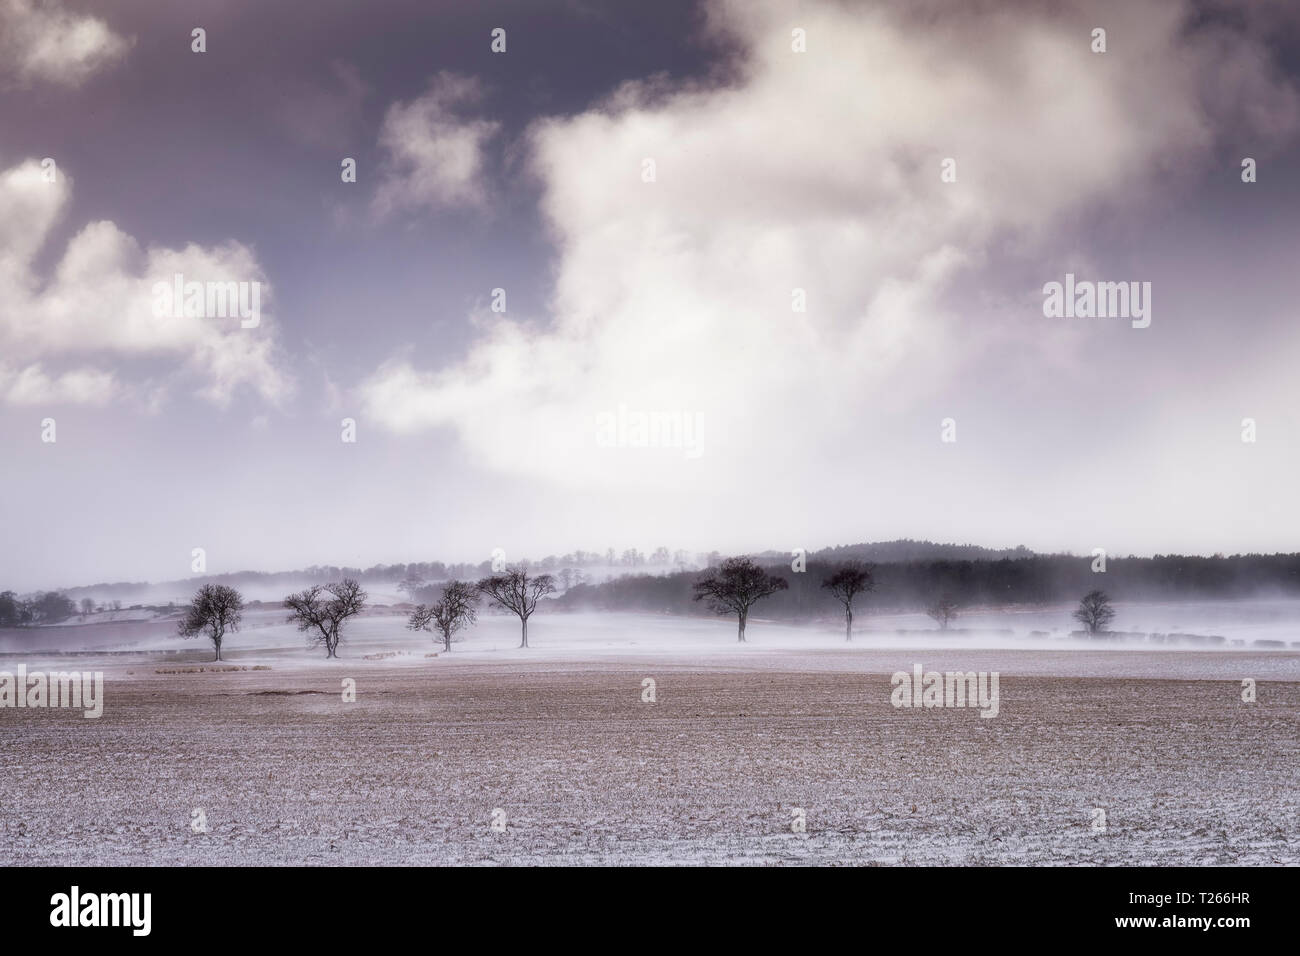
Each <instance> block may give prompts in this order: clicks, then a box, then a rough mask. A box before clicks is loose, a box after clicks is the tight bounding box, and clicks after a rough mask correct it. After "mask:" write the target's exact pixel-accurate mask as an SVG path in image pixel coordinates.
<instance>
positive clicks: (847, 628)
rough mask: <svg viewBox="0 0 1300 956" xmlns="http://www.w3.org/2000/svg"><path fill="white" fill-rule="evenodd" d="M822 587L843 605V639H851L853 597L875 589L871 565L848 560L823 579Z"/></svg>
mask: <svg viewBox="0 0 1300 956" xmlns="http://www.w3.org/2000/svg"><path fill="white" fill-rule="evenodd" d="M822 587H824V588H825V589H826V590H828V591H830V592H831V594H833V595H834V596H835V599H836V600H837V601H839V602H840V603H841V604H843V605H844V639H845V640H846V641H851V640H853V599H854V598H855V597H856V596H857V595H859V594H862V593H864V592H867V591H874V590H875V589H876V582H875V580H874V579H873V578H872V576H871V565H869V564H863V563H862V562H861V561H849V562H848V563H846V564H845V565H843V566H842V567H840V568H839V569H838V570H836V571H835V573H833V574H832V575H831V576H830V577H828V578H827V579H826V580H824V581H823V582H822Z"/></svg>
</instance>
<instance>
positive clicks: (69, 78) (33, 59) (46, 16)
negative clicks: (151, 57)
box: [0, 0, 132, 87]
mask: <svg viewBox="0 0 1300 956" xmlns="http://www.w3.org/2000/svg"><path fill="white" fill-rule="evenodd" d="M131 42H132V41H129V40H127V39H125V38H123V37H121V36H119V35H118V34H116V33H114V32H113V31H112V30H111V29H110V28H109V26H108V24H106V23H105V22H104V21H103V20H101V19H99V18H98V17H93V16H86V15H83V14H76V13H69V12H68V11H67V10H65V9H64V8H63V5H62V4H61V3H59V2H58V0H49V2H37V0H0V75H3V74H8V75H9V77H10V78H11V79H13V80H16V81H17V82H18V83H20V84H22V85H28V84H30V83H32V82H33V81H37V80H40V81H44V82H49V83H56V84H59V85H61V86H70V87H75V86H80V85H81V84H82V83H84V82H85V81H86V79H87V78H88V77H89V76H90V75H91V74H93V73H95V72H97V71H99V70H100V69H103V68H104V67H106V66H108V65H110V64H112V63H114V62H116V61H117V60H119V59H121V58H122V57H123V56H124V55H125V54H126V51H127V50H128V49H129V48H130V46H131Z"/></svg>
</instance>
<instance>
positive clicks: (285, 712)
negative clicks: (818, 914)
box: [0, 605, 1300, 865]
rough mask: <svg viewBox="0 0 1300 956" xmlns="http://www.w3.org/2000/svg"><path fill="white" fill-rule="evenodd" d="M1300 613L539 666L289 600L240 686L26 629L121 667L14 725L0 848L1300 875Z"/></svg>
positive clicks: (562, 622) (807, 634) (35, 854)
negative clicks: (939, 703)
mask: <svg viewBox="0 0 1300 956" xmlns="http://www.w3.org/2000/svg"><path fill="white" fill-rule="evenodd" d="M1292 607H1294V605H1292ZM1127 610H1128V612H1129V614H1128V615H1127V616H1126V618H1125V619H1124V620H1123V621H1121V622H1120V623H1122V624H1123V625H1124V626H1126V627H1133V628H1134V629H1136V625H1137V620H1138V613H1136V609H1134V608H1129V609H1127ZM1286 610H1287V609H1286V608H1285V607H1283V608H1280V609H1279V608H1278V607H1271V608H1270V607H1262V606H1252V607H1239V608H1237V609H1236V610H1233V609H1232V608H1228V607H1221V608H1217V609H1216V607H1213V606H1201V607H1200V608H1199V609H1198V607H1196V606H1184V607H1170V608H1163V609H1162V608H1159V607H1152V608H1145V609H1142V612H1141V613H1143V614H1146V615H1147V619H1149V621H1150V623H1149V624H1147V623H1144V624H1143V625H1142V626H1143V627H1149V628H1151V629H1153V630H1157V629H1158V630H1159V631H1160V632H1162V633H1164V632H1183V633H1200V634H1215V635H1222V636H1225V638H1227V639H1228V640H1241V641H1243V646H1241V647H1232V646H1224V647H1217V648H1212V649H1189V648H1181V647H1177V646H1151V645H1146V644H1138V645H1131V644H1125V645H1119V646H1109V645H1106V644H1096V643H1090V642H1087V641H1071V640H1068V639H1066V638H1064V637H1056V638H1052V637H1050V635H1048V636H1039V637H1035V638H1030V637H1029V636H1028V631H1029V630H1050V626H1051V625H1050V624H1049V625H1048V626H1046V627H1044V626H1042V622H1039V621H1038V620H1033V621H1030V620H1029V619H1028V618H1026V619H1024V620H1025V623H1015V624H1011V623H1007V618H1005V617H994V616H991V617H990V619H989V621H987V622H979V621H970V620H967V621H965V622H963V623H968V624H971V626H973V627H974V626H977V625H979V626H980V627H981V630H980V631H979V632H978V633H970V634H964V635H951V636H947V637H944V638H943V639H942V640H938V639H937V638H938V635H935V634H928V635H923V634H918V633H911V634H901V635H900V634H898V633H896V631H897V629H899V628H903V629H908V628H920V627H923V626H924V625H923V624H922V623H921V621H920V620H919V619H911V620H899V621H893V620H891V621H881V620H878V619H871V620H868V621H867V622H866V623H867V625H868V627H869V628H870V630H868V631H866V632H864V633H862V634H860V635H859V637H858V638H857V639H856V640H855V642H854V644H853V645H852V646H848V647H846V646H845V643H844V640H843V635H842V634H840V633H837V632H836V631H835V630H834V629H832V628H829V627H828V628H825V629H820V630H819V629H801V628H785V627H778V626H776V625H773V624H765V623H762V622H756V623H753V624H751V626H750V634H749V636H750V643H748V644H746V645H737V644H736V643H735V636H734V626H732V625H730V624H728V623H727V622H726V621H715V620H708V619H699V620H681V619H674V618H658V617H646V616H635V615H605V616H596V615H546V616H543V615H538V616H537V617H535V618H534V620H533V623H532V625H531V626H530V638H531V641H532V643H533V645H534V646H533V647H532V648H530V649H528V650H519V649H517V648H516V647H515V646H514V645H515V644H516V643H517V639H518V638H517V635H518V629H517V624H515V623H512V622H511V621H510V620H508V619H505V618H487V617H485V618H484V619H483V620H482V622H481V623H480V625H479V626H478V627H477V628H476V629H474V630H473V631H472V632H470V634H469V636H468V639H467V640H466V641H465V642H464V643H461V644H457V645H455V649H454V650H453V651H452V653H451V654H450V655H445V654H444V655H441V656H438V657H427V656H425V655H427V654H431V653H433V652H434V651H435V650H436V649H435V647H434V645H433V642H432V640H431V639H429V638H428V637H427V636H425V635H416V634H412V633H410V632H407V631H404V630H403V629H402V627H401V624H402V619H401V618H400V617H394V616H391V615H384V614H376V615H372V616H368V617H366V618H364V619H362V620H359V621H357V622H355V624H356V626H355V627H354V628H353V630H352V633H351V635H350V637H349V638H348V640H347V642H346V643H345V644H344V647H343V651H342V653H343V655H344V657H343V659H342V660H338V661H330V662H326V661H324V660H323V653H322V652H320V651H310V650H308V649H307V648H306V647H305V645H304V642H303V638H302V636H301V635H300V634H298V633H297V632H296V631H294V630H293V629H292V628H291V627H289V626H287V625H285V624H284V623H283V612H270V611H268V612H266V613H264V614H252V615H250V617H249V620H248V621H247V625H248V626H246V627H245V629H244V630H243V631H242V632H241V633H240V634H239V635H237V637H236V639H235V640H234V642H233V643H232V644H230V645H229V646H228V648H227V655H226V656H227V658H228V659H229V660H228V663H229V665H230V666H232V667H241V668H251V667H254V666H258V667H264V668H269V669H268V670H230V671H219V670H213V669H211V668H210V667H209V666H208V665H206V664H204V663H202V660H203V658H204V657H205V656H210V654H207V655H205V652H204V650H203V649H202V647H201V646H200V645H198V644H196V643H195V642H180V641H177V640H176V639H175V638H172V637H170V636H168V632H169V629H170V628H171V627H174V623H170V624H169V622H166V621H159V622H130V623H127V622H121V623H119V624H117V625H96V626H91V627H85V628H60V629H58V631H57V635H55V634H54V633H53V631H47V632H42V633H41V636H40V641H39V643H40V645H41V646H40V648H39V650H38V649H37V648H34V647H32V646H31V643H32V641H31V634H30V632H27V633H26V634H24V635H18V636H15V635H14V633H13V632H9V633H6V634H3V635H0V651H4V652H7V653H6V655H5V656H3V657H0V670H12V669H13V668H14V667H15V666H16V665H17V664H18V663H24V664H26V665H27V667H28V668H29V669H37V668H41V667H48V668H49V669H59V670H68V669H73V668H75V669H80V670H91V669H97V670H103V671H104V672H105V676H106V685H105V697H106V700H105V709H104V715H103V717H101V718H99V719H98V720H86V719H83V718H82V717H81V715H80V713H79V712H70V711H63V710H29V709H22V710H15V709H0V741H3V745H4V752H5V755H6V761H5V764H6V766H5V772H4V773H3V774H0V845H3V846H4V848H5V851H6V859H7V860H8V861H9V862H11V863H17V864H36V863H50V864H118V863H124V864H209V865H225V864H236V863H271V864H294V863H320V864H359V863H377V864H400V863H453V862H459V863H483V864H492V863H673V862H676V863H758V864H807V863H823V864H824V863H849V864H868V863H880V864H899V863H902V864H907V863H977V864H980V863H1033V864H1067V863H1103V864H1120V863H1128V864H1174V863H1188V864H1250V865H1258V864H1265V865H1267V864H1274V863H1288V864H1296V863H1300V774H1298V773H1297V770H1298V768H1300V652H1297V651H1295V650H1291V649H1289V647H1288V648H1285V649H1275V648H1273V647H1267V648H1256V647H1253V646H1252V644H1251V643H1250V642H1253V641H1254V640H1282V641H1283V642H1284V643H1286V644H1288V645H1289V644H1290V642H1291V641H1293V640H1300V628H1297V627H1295V626H1294V625H1295V623H1296V622H1297V621H1298V620H1300V617H1296V616H1292V615H1289V614H1287V613H1286ZM1045 616H1050V612H1045ZM1058 618H1062V619H1059V620H1058V621H1057V624H1056V626H1058V627H1060V628H1061V629H1062V633H1063V632H1064V630H1065V629H1067V628H1068V627H1069V623H1068V615H1058ZM1005 628H1010V629H1011V633H1009V634H1008V633H1005V630H1004V629H1005ZM56 636H57V638H58V639H57V640H55V637H56ZM24 645H25V647H24ZM178 648H180V649H181V650H180V653H168V651H173V652H174V651H176V650H177V649H178ZM78 649H83V650H82V653H79V654H75V656H74V654H72V653H50V652H52V651H59V650H61V651H65V652H71V651H76V650H78ZM915 663H920V664H921V665H922V666H923V667H924V668H925V669H926V670H932V669H933V670H941V671H943V670H954V669H961V670H977V671H981V670H982V671H998V672H999V673H1000V675H1001V681H1000V698H1001V700H1000V712H999V714H998V716H997V717H995V718H992V719H983V718H981V717H980V716H979V714H978V712H977V711H976V710H969V709H929V710H913V709H896V708H894V707H893V706H891V704H890V692H891V685H890V678H889V675H890V674H891V673H892V672H894V671H896V670H903V671H910V670H911V668H912V666H913V664H915ZM199 667H205V668H206V669H205V670H203V671H202V672H199V671H198V668H199ZM159 671H166V672H168V673H159ZM646 678H653V679H654V681H655V691H656V700H655V702H654V703H647V702H643V700H642V687H643V681H644V680H645V679H646ZM1245 678H1251V679H1253V680H1255V681H1256V682H1257V693H1258V699H1257V700H1256V701H1255V702H1253V703H1246V702H1243V701H1242V699H1241V681H1242V680H1243V679H1245ZM345 679H350V680H353V681H355V683H356V693H357V699H356V701H355V702H354V703H348V702H344V701H343V700H342V695H341V686H342V682H343V681H344V680H345ZM796 808H798V809H800V810H802V811H803V815H804V818H805V819H806V821H807V832H806V833H802V834H801V833H795V832H792V831H791V822H792V821H793V820H794V819H795V814H794V811H795V809H796ZM196 810H202V811H203V814H204V818H205V819H206V824H207V832H195V830H194V828H193V827H192V821H193V820H194V819H195V816H194V811H196ZM495 810H500V811H501V813H500V814H498V815H497V817H496V819H497V820H498V821H500V822H504V826H505V830H504V832H496V831H494V829H493V827H492V824H493V820H494V811H495ZM1097 810H1104V812H1105V824H1106V825H1105V829H1104V830H1100V831H1098V830H1094V826H1095V823H1096V821H1097V820H1098V815H1097V813H1096V811H1097Z"/></svg>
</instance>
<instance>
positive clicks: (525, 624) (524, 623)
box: [519, 617, 528, 647]
mask: <svg viewBox="0 0 1300 956" xmlns="http://www.w3.org/2000/svg"><path fill="white" fill-rule="evenodd" d="M519 620H520V621H522V622H523V625H524V627H523V632H524V639H523V641H522V642H521V643H520V644H519V646H520V647H527V646H528V618H526V617H521V618H520V619H519Z"/></svg>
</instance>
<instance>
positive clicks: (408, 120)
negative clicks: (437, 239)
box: [373, 71, 500, 216]
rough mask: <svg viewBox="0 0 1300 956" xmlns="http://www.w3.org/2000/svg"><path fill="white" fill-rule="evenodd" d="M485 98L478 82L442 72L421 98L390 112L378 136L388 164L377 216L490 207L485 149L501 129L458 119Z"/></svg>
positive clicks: (376, 205)
mask: <svg viewBox="0 0 1300 956" xmlns="http://www.w3.org/2000/svg"><path fill="white" fill-rule="evenodd" d="M482 96H483V89H482V86H481V85H480V84H479V82H478V81H477V80H475V79H473V78H472V77H466V76H460V75H458V74H455V73H448V72H445V71H444V72H442V73H439V74H438V75H437V76H435V77H434V78H433V79H432V80H431V81H430V83H429V88H428V90H427V91H425V93H424V94H423V95H421V96H419V97H417V98H416V99H414V100H411V101H410V102H407V103H394V104H393V105H392V106H390V107H389V108H388V112H387V114H385V116H384V123H383V126H382V128H381V129H380V132H379V145H380V147H382V148H383V149H384V150H385V152H386V153H387V154H388V159H387V164H386V167H385V170H384V172H383V179H382V180H381V182H380V185H379V188H378V191H377V192H376V194H375V199H374V204H373V208H374V211H375V212H376V214H378V215H381V216H384V215H389V214H391V213H394V212H396V211H398V210H403V209H405V210H410V209H413V208H416V207H420V206H423V207H426V208H429V209H441V208H444V207H455V206H468V207H481V206H483V205H485V204H486V202H487V189H486V185H485V183H484V181H483V154H484V147H485V145H486V144H487V142H488V140H490V139H491V138H492V137H493V136H495V135H496V133H497V131H498V130H499V128H500V124H499V123H495V122H492V121H489V120H483V119H467V118H464V117H462V116H460V115H458V111H460V110H463V109H464V108H465V107H468V106H473V105H475V104H477V103H478V102H479V101H480V100H481V99H482Z"/></svg>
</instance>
